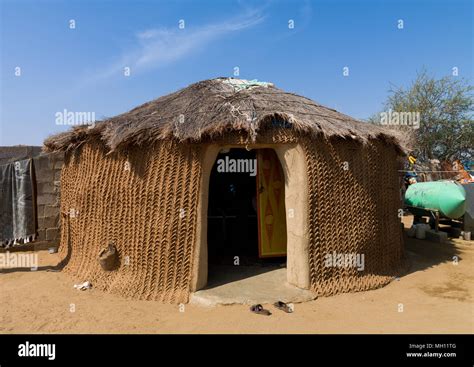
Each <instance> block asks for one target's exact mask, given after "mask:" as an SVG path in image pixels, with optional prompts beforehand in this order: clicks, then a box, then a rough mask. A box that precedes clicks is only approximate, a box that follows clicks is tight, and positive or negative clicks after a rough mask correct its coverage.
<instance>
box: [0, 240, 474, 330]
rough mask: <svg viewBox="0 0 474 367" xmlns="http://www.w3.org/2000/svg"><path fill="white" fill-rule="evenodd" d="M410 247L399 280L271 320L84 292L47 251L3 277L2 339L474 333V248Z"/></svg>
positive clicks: (414, 243) (242, 310)
mask: <svg viewBox="0 0 474 367" xmlns="http://www.w3.org/2000/svg"><path fill="white" fill-rule="evenodd" d="M406 248H407V253H408V257H409V259H410V262H411V268H410V270H409V272H408V273H407V274H406V275H404V276H403V277H401V278H400V279H399V280H398V281H394V282H392V283H391V284H389V285H387V286H386V287H383V288H380V289H377V290H372V291H367V292H359V293H351V294H341V295H338V296H333V297H326V298H319V299H317V300H315V301H311V302H306V303H301V304H296V305H295V312H294V313H293V314H285V313H283V312H281V311H278V310H275V309H273V307H272V306H270V305H267V306H266V307H267V308H268V309H270V310H271V311H272V312H273V315H272V316H270V317H265V316H259V315H254V314H252V313H250V312H249V311H248V306H244V305H230V306H216V307H202V306H197V305H185V306H184V309H181V310H180V308H179V306H177V305H162V304H158V303H156V302H150V301H131V300H126V299H122V298H120V297H117V296H112V295H110V294H105V293H102V292H100V291H98V290H94V289H92V290H87V291H78V290H75V289H73V287H72V286H73V284H74V283H75V281H76V280H75V279H72V278H71V277H69V276H67V275H66V274H64V273H61V272H51V271H47V270H45V269H42V268H41V267H43V266H45V267H47V266H48V265H55V264H56V263H57V261H58V257H57V255H56V254H49V253H48V252H47V251H40V252H39V260H40V269H38V270H37V271H35V272H31V271H18V270H15V271H6V270H3V271H0V333H470V334H472V333H474V304H473V290H474V241H470V242H466V241H462V240H453V241H450V243H448V244H436V243H433V242H427V241H420V240H413V239H410V240H408V241H407V243H406ZM453 256H457V257H458V258H459V262H458V265H455V262H453V260H452V259H453ZM71 304H74V305H75V312H71ZM400 304H403V312H399V307H400V306H399V305H400ZM181 311H182V312H181Z"/></svg>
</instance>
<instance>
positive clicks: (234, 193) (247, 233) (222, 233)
mask: <svg viewBox="0 0 474 367" xmlns="http://www.w3.org/2000/svg"><path fill="white" fill-rule="evenodd" d="M226 156H227V158H226ZM226 159H227V161H228V162H230V161H231V160H234V161H236V160H243V159H245V160H249V161H250V160H253V161H254V162H255V159H256V153H255V151H254V150H251V151H247V150H245V149H231V150H230V151H229V152H228V153H221V154H219V155H218V156H217V159H216V163H215V164H214V167H213V169H212V172H211V180H210V183H209V209H208V232H207V241H208V256H209V260H208V261H209V263H210V264H229V265H231V264H233V262H234V256H239V259H240V263H241V264H242V262H243V263H248V262H255V261H256V260H257V259H258V219H257V210H256V209H257V207H256V192H257V181H256V180H257V179H256V176H254V175H252V174H251V172H228V171H226V172H219V171H218V166H219V160H223V161H221V164H223V163H222V162H225V161H226ZM221 167H222V166H221ZM226 168H229V167H226Z"/></svg>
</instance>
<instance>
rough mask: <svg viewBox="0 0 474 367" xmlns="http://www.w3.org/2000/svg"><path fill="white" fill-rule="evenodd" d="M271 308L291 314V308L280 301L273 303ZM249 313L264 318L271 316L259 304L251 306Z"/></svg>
mask: <svg viewBox="0 0 474 367" xmlns="http://www.w3.org/2000/svg"><path fill="white" fill-rule="evenodd" d="M273 306H275V307H276V308H277V309H279V310H281V311H283V312H286V313H292V312H293V308H292V307H290V306H289V305H288V304H286V303H285V302H282V301H278V302H275V303H274V304H273ZM250 311H251V312H253V313H256V314H257V315H264V316H270V315H271V314H272V313H271V312H270V311H268V310H266V309H264V308H263V306H262V305H261V304H258V305H253V306H252V307H250Z"/></svg>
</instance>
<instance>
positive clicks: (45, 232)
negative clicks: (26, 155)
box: [33, 153, 64, 245]
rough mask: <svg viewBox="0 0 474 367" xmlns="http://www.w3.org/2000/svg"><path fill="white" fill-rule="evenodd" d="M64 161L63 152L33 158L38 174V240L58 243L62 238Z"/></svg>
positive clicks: (36, 174)
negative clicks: (60, 210) (61, 211)
mask: <svg viewBox="0 0 474 367" xmlns="http://www.w3.org/2000/svg"><path fill="white" fill-rule="evenodd" d="M63 162H64V155H63V154H62V153H52V154H44V155H39V156H37V157H35V158H33V164H34V168H35V176H36V206H37V224H38V238H37V241H47V242H48V244H50V245H58V244H59V238H60V223H61V220H60V214H59V208H60V179H61V167H62V165H63Z"/></svg>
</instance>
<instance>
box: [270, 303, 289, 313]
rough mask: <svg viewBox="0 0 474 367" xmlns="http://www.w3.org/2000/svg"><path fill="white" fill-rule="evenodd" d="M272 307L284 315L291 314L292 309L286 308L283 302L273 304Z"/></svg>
mask: <svg viewBox="0 0 474 367" xmlns="http://www.w3.org/2000/svg"><path fill="white" fill-rule="evenodd" d="M273 306H275V307H276V308H278V309H279V310H282V311H284V312H286V313H293V308H292V307H290V306H288V305H287V304H286V303H285V302H282V301H278V302H275V303H274V304H273Z"/></svg>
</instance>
